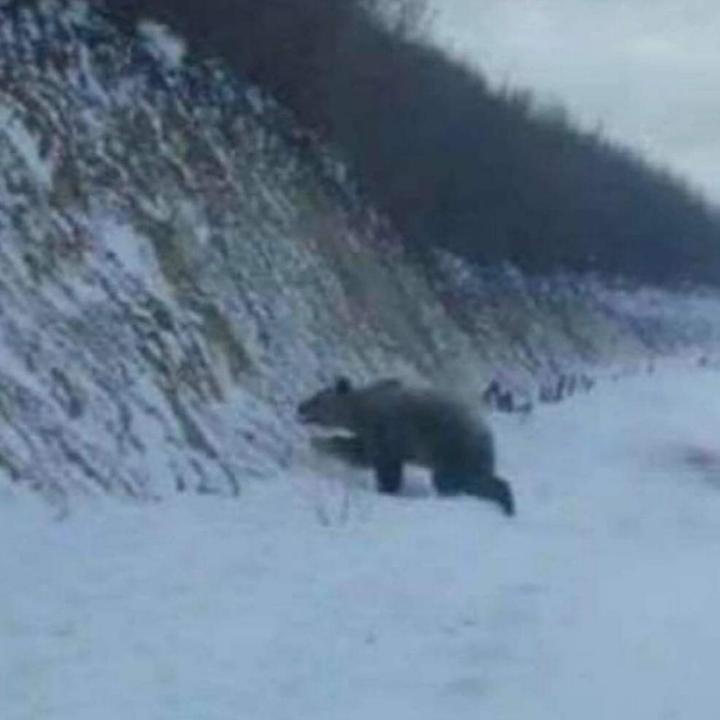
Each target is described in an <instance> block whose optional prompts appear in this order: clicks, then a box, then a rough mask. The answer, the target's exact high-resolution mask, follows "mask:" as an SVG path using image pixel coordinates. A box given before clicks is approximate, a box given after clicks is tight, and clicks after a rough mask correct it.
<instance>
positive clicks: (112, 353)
mask: <svg viewBox="0 0 720 720" xmlns="http://www.w3.org/2000/svg"><path fill="white" fill-rule="evenodd" d="M102 6H103V4H102V3H101V2H97V3H91V4H89V5H85V4H83V3H82V2H59V1H55V0H38V2H0V80H1V82H0V483H3V484H4V483H7V482H11V483H15V484H17V485H21V486H24V487H28V488H33V489H36V490H38V491H40V492H42V493H43V495H44V496H45V497H46V498H49V499H51V500H53V501H54V502H55V503H56V504H57V505H58V506H64V505H67V504H68V499H69V498H71V497H74V496H76V495H80V494H98V493H101V494H115V495H120V496H123V497H127V496H132V497H135V498H140V499H146V500H147V499H152V498H160V497H168V496H170V495H172V494H173V493H174V492H176V491H197V492H200V493H204V494H208V493H214V494H218V493H220V494H232V495H234V494H238V493H240V492H241V490H242V487H243V485H244V484H245V483H246V482H247V478H248V477H251V476H265V477H269V476H272V475H277V474H278V472H279V471H280V470H281V468H283V467H287V466H288V464H289V463H290V462H294V463H295V464H299V463H301V462H304V461H303V459H302V457H301V454H302V448H303V447H304V445H303V438H302V437H301V435H300V434H299V431H298V429H297V428H296V425H295V423H294V422H293V408H294V406H295V403H296V402H297V400H298V398H300V397H302V396H303V395H304V394H305V393H306V392H308V391H309V390H310V389H315V388H316V387H317V386H318V385H319V384H320V383H321V382H324V381H326V380H327V379H328V378H329V377H330V376H332V375H333V374H335V373H337V372H344V373H348V374H351V375H353V376H354V377H357V378H358V379H363V378H371V377H373V378H374V377H377V376H379V375H386V374H398V375H403V376H410V377H416V378H417V377H422V378H424V379H430V380H432V381H434V382H436V383H437V384H439V385H443V384H455V385H460V386H462V390H463V393H464V394H465V395H466V396H469V397H472V396H473V395H476V396H479V394H480V390H482V389H483V387H484V386H485V384H486V383H487V382H488V380H489V379H490V378H491V377H492V376H494V375H495V374H496V373H497V372H498V370H499V369H502V371H503V373H504V374H505V375H506V376H510V378H511V380H512V381H513V382H517V383H518V384H520V385H524V386H525V387H532V384H533V383H535V382H542V379H543V377H545V376H546V375H549V376H552V375H557V374H558V373H560V372H563V371H565V370H566V369H568V368H570V369H572V368H574V367H576V366H578V365H586V366H587V365H594V366H597V365H598V364H608V363H615V362H617V361H619V360H622V361H623V362H625V361H632V362H635V361H637V360H638V359H641V360H644V359H645V358H646V357H647V356H648V354H649V353H652V354H658V353H666V352H669V351H676V350H677V349H678V348H679V347H682V348H683V349H688V348H692V351H693V352H699V349H698V348H700V347H705V346H710V347H712V346H713V345H715V346H716V345H717V340H718V336H719V335H720V333H719V332H718V328H719V327H720V320H719V318H720V312H718V307H719V305H720V304H719V303H718V301H717V298H716V297H714V296H709V297H707V298H701V297H698V296H694V297H678V296H673V295H671V294H669V293H662V292H657V291H655V292H653V293H649V292H648V293H645V294H638V293H637V292H636V291H633V292H626V291H622V292H621V291H619V290H618V289H609V288H607V287H605V286H602V285H600V284H596V285H593V284H591V283H588V282H579V281H578V280H577V279H573V278H567V277H557V278H553V279H545V280H537V279H536V280H532V281H530V280H528V279H526V278H523V277H521V276H519V275H518V274H517V273H515V272H513V271H512V270H511V269H507V268H506V269H498V268H492V269H490V270H488V271H486V272H480V271H478V270H477V269H472V268H467V267H465V266H463V264H462V263H460V262H459V261H457V259H454V258H447V257H443V258H439V259H437V262H435V265H436V266H434V267H430V268H429V267H422V268H421V267H418V265H417V263H414V262H411V261H410V259H409V258H408V257H407V256H406V255H405V254H404V253H403V251H402V249H401V243H399V242H398V239H397V237H396V236H395V234H394V233H393V231H392V228H391V227H390V226H389V224H388V223H387V222H386V221H385V220H384V219H383V218H382V217H380V215H379V214H378V213H377V212H376V211H374V210H373V209H372V208H369V207H367V206H366V205H365V204H364V203H363V201H362V198H361V196H360V194H359V192H358V191H357V189H356V188H355V186H354V183H353V181H352V178H350V177H349V174H348V171H347V169H346V168H345V167H344V166H343V164H342V163H341V162H339V160H338V156H337V153H336V152H334V151H332V150H331V149H329V148H327V147H325V146H323V145H322V144H321V143H320V142H318V140H317V139H316V138H314V137H312V136H310V135H309V134H308V133H307V132H304V131H303V130H302V129H301V128H299V127H297V125H296V124H295V123H294V122H293V119H292V117H290V116H289V115H288V113H287V112H284V111H283V110H282V108H279V107H278V106H277V105H276V104H275V103H273V102H272V100H271V99H270V98H267V97H265V96H264V95H263V94H262V93H261V92H260V91H259V90H258V89H257V88H254V87H250V86H248V85H246V84H244V83H243V82H242V79H238V78H231V77H229V76H228V74H227V73H226V72H225V71H224V70H223V68H222V67H220V66H219V65H217V64H212V63H205V64H201V65H198V64H192V60H193V59H192V58H190V57H188V56H187V55H186V53H184V51H183V46H182V42H181V41H176V40H172V39H168V37H167V34H166V33H164V32H163V31H162V30H161V29H158V28H157V27H156V26H152V25H147V24H146V25H144V26H143V27H142V32H141V33H139V34H138V35H137V36H133V37H127V36H125V35H123V34H122V33H121V32H120V31H119V30H118V29H117V28H116V27H114V25H112V24H111V22H110V20H109V19H108V17H107V15H106V14H102V13H100V12H98V9H101V8H102ZM456 389H457V388H456ZM306 460H307V458H306Z"/></svg>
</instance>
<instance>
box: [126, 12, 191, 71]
mask: <svg viewBox="0 0 720 720" xmlns="http://www.w3.org/2000/svg"><path fill="white" fill-rule="evenodd" d="M138 30H139V31H140V36H141V37H142V38H143V39H144V40H145V42H146V45H147V47H148V49H149V50H150V51H151V52H152V53H153V54H154V55H155V56H156V57H157V59H158V60H160V61H161V62H163V63H164V64H165V65H166V66H167V67H168V68H170V69H173V70H177V69H178V68H180V67H181V65H182V64H183V61H184V59H185V55H186V53H187V48H186V47H185V43H184V42H183V40H182V39H181V38H179V37H178V36H177V35H174V34H173V33H172V32H171V30H170V29H169V28H167V27H166V26H165V25H161V24H159V23H156V22H152V21H151V20H143V21H142V22H141V23H140V24H139V26H138Z"/></svg>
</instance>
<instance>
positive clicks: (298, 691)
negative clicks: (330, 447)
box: [0, 365, 720, 720]
mask: <svg viewBox="0 0 720 720" xmlns="http://www.w3.org/2000/svg"><path fill="white" fill-rule="evenodd" d="M719 395H720V374H718V373H717V371H710V370H698V369H696V368H695V369H694V368H690V367H684V366H680V365H677V366H673V367H669V368H666V369H663V370H661V371H659V372H657V373H655V374H652V375H647V376H642V377H636V378H633V379H625V380H622V381H620V382H617V383H615V384H613V383H609V382H608V383H605V384H602V385H601V386H600V387H598V388H597V389H596V391H595V392H594V393H592V394H590V395H586V396H582V397H577V398H574V399H572V400H570V401H568V402H567V403H563V404H561V405H559V406H552V407H545V408H543V409H542V410H541V411H540V412H538V413H537V414H536V415H535V416H532V417H531V418H529V419H526V420H524V421H522V420H517V419H516V418H513V417H508V418H504V422H502V423H499V421H498V422H497V423H496V425H497V427H498V434H499V445H500V452H501V470H502V472H503V474H505V475H506V476H507V477H509V478H511V479H512V481H513V483H514V485H515V487H516V489H517V493H518V500H519V508H520V514H519V515H518V517H517V518H516V519H514V520H512V521H508V520H507V519H506V518H503V517H502V516H501V515H500V514H499V513H498V512H496V511H495V509H494V508H492V507H491V506H490V505H489V504H486V503H478V502H477V501H474V500H472V499H450V500H439V499H436V498H433V497H428V496H427V494H426V493H425V492H424V491H423V488H424V485H423V478H422V477H421V476H418V477H416V478H415V480H416V483H415V485H414V486H413V487H412V488H411V489H410V491H409V492H408V493H407V494H406V496H405V497H402V498H385V497H380V496H378V495H376V494H374V493H372V492H367V491H365V490H364V489H362V487H361V486H360V485H358V483H360V484H361V483H362V479H361V477H360V476H358V477H357V478H355V480H353V478H354V476H349V477H348V476H347V475H346V474H345V473H340V474H338V473H336V472H335V471H332V470H331V469H330V468H327V469H326V472H325V473H324V474H317V475H301V474H298V473H295V472H293V473H292V474H289V475H287V476H285V477H283V478H281V480H282V481H281V482H276V483H264V482H256V483H252V484H250V485H249V486H248V487H247V492H246V493H245V495H244V498H243V501H242V502H239V503H238V502H232V501H229V500H222V499H219V498H206V499H197V498H195V499H191V498H189V497H185V498H178V499H176V500H175V501H172V502H166V503H164V504H163V505H162V506H159V505H150V506H144V507H137V506H128V505H118V504H117V503H114V502H113V501H110V500H92V501H90V500H88V501H86V502H84V503H83V505H82V508H80V509H79V510H78V512H76V513H75V514H73V515H72V516H70V517H68V518H66V519H65V520H63V521H57V520H54V519H53V517H52V513H51V511H50V510H49V509H48V508H47V506H45V505H42V504H40V503H37V504H35V503H34V502H31V500H30V499H29V497H28V496H26V495H24V494H20V493H18V492H17V491H14V492H11V491H10V490H8V489H5V490H4V491H3V492H2V494H1V495H0V500H1V501H0V547H2V548H4V549H5V550H4V551H3V553H2V554H0V577H2V578H3V592H2V594H0V636H1V637H2V652H1V653H0V688H1V690H0V717H2V718H3V720H30V719H31V718H53V719H55V720H66V719H67V720H69V719H70V718H72V720H97V718H99V717H102V718H103V719H104V720H115V718H118V719H120V718H122V719H124V718H128V717H138V718H153V720H163V719H164V718H167V720H176V719H177V718H203V720H230V718H262V720H296V719H297V718H313V719H314V720H321V719H322V720H324V719H327V720H350V719H351V718H357V719H358V720H361V719H362V720H366V719H367V718H396V720H405V719H406V718H407V719H408V720H411V719H412V720H424V719H427V720H438V718H454V719H456V720H464V719H466V718H467V720H475V719H476V718H478V717H491V718H498V719H500V718H502V719H503V720H505V719H510V718H512V719H513V720H546V719H547V720H577V718H583V720H609V719H611V718H612V719H615V718H633V720H660V719H663V720H670V719H676V720H689V719H692V720H712V718H714V717H715V716H716V712H717V707H718V704H719V703H720V687H718V682H717V678H716V675H717V666H718V662H720V623H719V622H718V613H717V608H718V604H720V571H719V570H718V563H717V558H718V555H719V554H720V520H719V518H720V441H718V435H717V428H718V427H720V403H718V402H717V398H718V396H719ZM347 488H350V489H349V490H347Z"/></svg>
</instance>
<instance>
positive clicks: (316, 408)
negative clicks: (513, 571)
mask: <svg viewBox="0 0 720 720" xmlns="http://www.w3.org/2000/svg"><path fill="white" fill-rule="evenodd" d="M298 417H299V419H300V421H301V422H303V423H306V424H312V425H318V426H321V427H326V428H335V429H342V430H345V431H349V432H350V433H352V435H351V436H350V437H346V436H333V437H329V438H317V439H315V440H313V445H314V446H315V448H316V449H318V450H319V451H321V452H324V453H326V454H330V455H332V456H334V457H337V458H339V459H341V460H344V461H345V462H347V463H348V464H350V465H353V466H357V467H372V468H374V470H375V473H376V476H377V482H378V489H379V490H380V492H383V493H397V492H398V491H399V490H400V487H401V485H402V469H403V464H404V463H414V464H417V465H421V466H423V467H427V468H429V469H430V470H431V471H432V473H433V476H432V477H433V483H434V485H435V488H436V490H437V492H438V493H439V494H441V495H459V494H466V495H473V496H475V497H478V498H482V499H485V500H490V501H492V502H495V503H497V504H498V505H499V506H500V507H501V508H502V510H503V511H504V512H505V513H506V514H507V515H513V514H514V513H515V502H514V499H513V494H512V490H511V489H510V486H509V485H508V483H507V482H506V481H505V480H502V479H500V478H498V477H496V475H495V449H494V445H493V439H492V435H491V433H490V430H489V428H488V427H487V426H486V425H485V424H484V423H483V422H482V420H481V419H480V418H478V417H476V416H475V415H474V414H473V413H471V412H470V411H469V410H468V409H467V408H465V407H464V406H463V405H462V404H460V403H458V402H454V401H452V400H449V399H448V398H447V397H445V396H444V395H442V394H440V393H438V392H434V391H431V390H424V389H419V388H410V387H407V386H406V385H404V384H403V383H401V382H400V381H398V380H381V381H379V382H376V383H373V384H371V385H367V386H365V387H360V388H355V387H353V385H352V383H351V382H350V381H349V380H348V379H347V378H339V379H338V380H337V382H336V383H335V385H334V386H332V387H329V388H326V389H324V390H321V391H320V392H318V393H316V394H315V395H313V396H312V397H310V398H308V399H307V400H305V401H303V402H302V403H300V405H299V406H298Z"/></svg>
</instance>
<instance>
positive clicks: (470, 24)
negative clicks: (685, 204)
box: [434, 0, 720, 202]
mask: <svg viewBox="0 0 720 720" xmlns="http://www.w3.org/2000/svg"><path fill="white" fill-rule="evenodd" d="M435 7H436V12H437V18H436V21H435V26H434V29H435V31H436V34H437V35H438V36H439V37H440V38H441V39H442V40H444V41H445V42H446V43H449V44H450V45H451V46H452V47H453V49H454V50H455V51H457V52H458V53H459V54H462V55H463V56H464V57H466V58H469V59H471V60H473V61H474V62H476V63H477V64H478V65H480V67H482V68H483V69H484V70H485V71H486V73H487V74H488V76H489V77H490V79H491V80H492V81H493V82H494V83H497V84H502V83H507V84H509V85H510V86H518V87H527V88H530V89H532V90H534V91H536V93H537V94H538V95H539V99H540V100H543V101H546V102H559V103H560V104H562V105H564V106H565V107H566V108H568V109H569V110H570V112H571V114H572V116H573V117H574V118H575V119H576V120H577V121H578V122H580V123H581V124H582V125H583V126H585V127H589V128H596V127H598V126H599V127H601V128H602V129H603V132H604V134H605V135H606V136H608V137H611V138H613V139H616V140H620V141H621V142H623V143H624V144H626V145H629V146H631V147H635V148H638V149H640V150H642V151H643V153H644V154H645V156H646V157H648V158H649V159H651V160H655V161H659V162H660V163H662V164H663V165H666V166H668V167H670V168H671V169H673V170H674V171H676V172H677V173H679V174H680V175H682V176H684V177H685V178H686V179H688V180H690V182H691V183H692V184H693V185H695V186H696V187H698V188H700V189H702V190H703V191H704V192H705V193H706V195H707V196H708V197H710V198H711V199H713V200H714V201H715V202H720V2H718V0H435Z"/></svg>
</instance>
